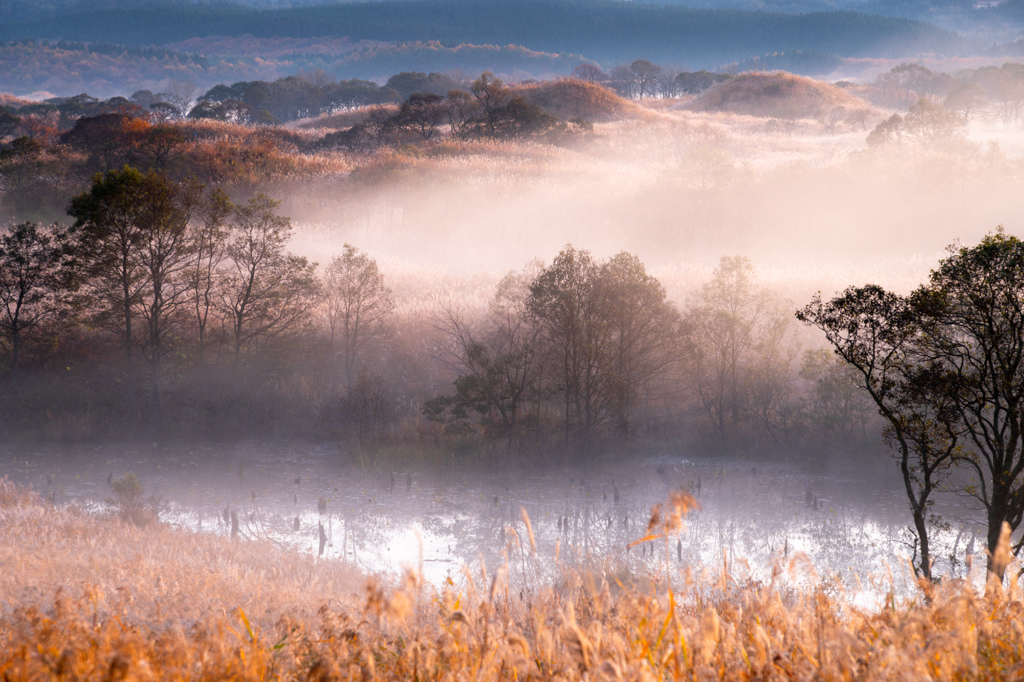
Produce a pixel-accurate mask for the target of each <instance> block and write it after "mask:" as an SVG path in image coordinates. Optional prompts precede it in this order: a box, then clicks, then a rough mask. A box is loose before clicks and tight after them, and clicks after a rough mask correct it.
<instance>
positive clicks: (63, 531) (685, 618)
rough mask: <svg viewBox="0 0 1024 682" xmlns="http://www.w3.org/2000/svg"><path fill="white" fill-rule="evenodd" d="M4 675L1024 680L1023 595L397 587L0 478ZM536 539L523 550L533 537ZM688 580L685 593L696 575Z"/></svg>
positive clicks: (637, 584)
mask: <svg viewBox="0 0 1024 682" xmlns="http://www.w3.org/2000/svg"><path fill="white" fill-rule="evenodd" d="M0 531H2V532H0V595H2V601H0V678H2V679H5V680H29V679H32V680H35V679H49V678H57V679H69V680H70V679H97V680H98V679H105V680H115V679H138V680H144V679H245V680H248V679H316V680H328V679H361V680H372V679H409V680H412V679H481V680H492V679H495V680H496V679H508V680H523V679H588V680H598V679H607V680H620V679H622V680H625V679H643V680H647V679H652V680H653V679H730V680H762V679H763V680H769V679H807V680H810V679H821V680H847V679H858V680H874V679H879V680H881V679H915V680H920V679H943V680H945V679H1014V678H1019V677H1020V676H1021V675H1022V674H1024V631H1022V627H1021V625H1020V623H1021V621H1022V617H1024V612H1022V611H1024V602H1022V601H1021V600H1020V597H1019V595H1018V594H1016V593H1015V591H1014V589H1013V588H1011V589H1009V590H1002V589H996V590H991V591H990V592H989V594H988V595H987V596H986V595H980V594H978V593H977V592H976V591H975V590H973V589H972V588H970V587H966V586H964V585H963V584H961V583H957V582H951V583H948V584H945V585H943V586H941V587H936V588H934V589H933V590H932V591H931V594H930V600H926V599H924V598H923V597H919V598H915V599H911V600H909V601H906V602H900V601H896V600H893V599H889V600H888V601H887V602H886V604H885V606H884V607H883V608H881V609H880V610H870V611H866V610H862V609H859V608H856V607H855V606H853V605H852V604H850V603H848V602H847V601H845V600H844V599H843V598H842V597H841V596H836V593H835V591H826V590H825V589H813V588H811V589H808V590H806V591H799V590H794V589H792V588H785V587H783V586H782V585H783V583H781V582H778V583H777V582H775V580H772V581H770V582H769V584H762V583H757V582H742V583H740V582H737V581H735V580H733V579H732V578H730V577H729V576H728V575H721V576H718V577H717V578H714V579H711V581H710V582H705V581H704V580H690V581H682V580H680V581H679V586H678V587H677V589H676V591H674V592H672V591H669V590H667V589H666V588H665V587H664V583H663V582H661V581H660V579H659V576H647V577H646V578H644V579H643V580H640V579H637V580H635V581H631V582H629V583H623V582H619V581H617V580H615V579H613V578H612V577H610V576H611V574H604V575H602V573H601V572H600V571H595V572H584V573H579V572H577V573H569V574H566V575H565V576H564V578H563V579H561V580H559V581H557V583H555V584H548V585H542V584H539V583H537V584H534V583H532V582H531V581H530V580H529V579H526V580H525V581H524V583H523V584H522V585H520V583H518V582H512V583H510V582H509V580H508V579H507V576H506V573H505V569H504V568H499V569H498V570H497V571H496V572H494V573H493V574H491V575H488V574H487V573H486V571H480V572H475V573H473V574H472V575H471V574H470V573H468V572H467V573H466V574H465V575H463V576H462V577H461V579H459V580H456V581H452V582H451V583H449V584H446V585H444V586H442V588H441V589H435V588H434V587H432V586H429V585H426V584H424V583H423V582H422V581H421V580H420V579H419V578H418V577H417V573H416V572H415V571H411V572H410V573H409V574H408V575H407V576H406V578H405V579H404V580H403V581H400V582H398V583H396V584H386V583H382V582H380V581H378V580H374V579H370V580H366V579H364V578H361V577H360V576H358V575H357V574H356V572H355V571H353V570H352V569H351V568H349V567H347V566H345V565H344V564H340V563H337V562H335V561H320V560H317V559H315V558H313V557H310V556H303V555H299V554H296V553H294V552H291V551H288V550H286V549H284V548H280V547H277V546H274V545H272V544H269V543H267V544H264V543H258V542H246V541H232V540H229V539H226V538H222V537H217V536H214V535H207V534H195V533H192V532H188V531H183V530H176V529H172V528H169V527H166V526H160V525H156V526H152V525H151V526H149V527H147V528H144V529H139V528H137V527H135V526H133V525H128V524H125V523H123V522H121V521H120V520H118V519H117V518H114V517H110V518H103V517H96V516H91V515H89V514H86V513H83V512H81V511H76V510H75V509H72V508H60V509H58V508H53V507H51V506H49V505H47V504H46V503H44V502H43V501H42V500H41V499H40V498H39V496H38V495H36V494H34V493H31V492H28V491H25V490H24V489H21V488H18V487H16V486H14V485H13V484H10V483H7V482H5V481H0ZM526 542H527V541H526V539H524V544H525V543H526ZM684 585H685V586H684Z"/></svg>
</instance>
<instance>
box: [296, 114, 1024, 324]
mask: <svg viewBox="0 0 1024 682" xmlns="http://www.w3.org/2000/svg"><path fill="white" fill-rule="evenodd" d="M866 135H867V131H866V130H864V129H860V128H854V129H851V128H850V127H848V126H847V127H846V128H845V129H842V128H840V129H838V130H837V131H836V132H834V133H828V132H826V131H825V130H824V127H823V125H822V124H821V123H820V122H817V121H812V120H802V121H779V120H775V119H757V118H752V117H745V116H736V115H726V114H720V115H713V114H692V113H689V112H678V111H665V112H656V113H652V114H651V116H650V117H649V119H648V120H644V121H636V122H629V123H615V124H603V125H602V124H599V125H598V126H597V127H596V129H595V132H594V135H593V137H592V138H591V139H590V140H588V141H586V142H580V143H575V144H574V145H573V146H568V147H564V148H555V147H550V146H541V145H531V144H524V145H522V146H514V147H507V146H505V147H497V146H495V147H494V148H492V149H488V148H486V147H483V148H481V147H476V148H472V150H470V149H467V148H466V147H465V146H461V145H451V146H450V148H448V147H445V146H443V145H442V146H441V147H439V148H437V149H435V150H434V151H433V152H431V153H429V154H427V155H423V154H422V153H420V152H416V151H413V150H406V151H403V150H399V151H397V152H394V153H393V154H392V156H390V157H388V158H383V159H381V160H379V161H378V162H377V163H376V164H372V165H371V167H370V168H369V169H365V168H364V169H362V170H360V171H357V173H359V174H361V175H360V180H359V182H357V183H353V184H351V185H346V186H345V187H344V188H338V187H336V186H330V185H325V186H323V187H321V188H319V189H309V188H308V187H283V188H281V190H280V191H282V192H285V193H286V195H285V203H284V206H283V210H284V211H285V212H286V213H287V214H289V215H291V216H292V217H293V220H294V221H295V224H296V227H297V230H296V235H295V239H294V241H293V243H292V247H293V248H294V249H295V250H296V251H298V252H300V253H302V254H304V255H308V256H310V257H312V258H313V259H315V260H317V261H319V262H321V263H325V262H326V261H327V260H329V259H330V257H331V256H333V255H335V254H337V253H338V252H339V251H340V249H341V246H342V244H343V243H345V242H349V243H352V244H355V245H356V246H358V247H359V248H362V249H364V250H366V251H368V252H369V253H371V254H372V255H373V256H374V257H376V258H377V259H378V261H379V262H380V263H381V265H382V269H383V270H384V272H385V274H386V275H387V276H388V277H390V278H391V279H392V282H393V283H394V285H395V286H396V290H397V291H398V292H399V293H400V294H403V292H404V295H402V296H400V299H401V300H402V303H403V304H404V305H406V306H413V307H418V306H420V305H426V304H427V303H428V301H429V300H430V299H431V298H436V297H437V296H438V295H444V293H445V292H449V293H450V294H453V295H464V296H465V295H468V296H470V297H472V296H473V295H477V296H480V295H484V296H486V295H489V293H486V292H484V291H483V290H484V289H487V288H488V285H490V284H492V283H493V282H495V281H496V280H497V278H499V277H500V276H501V275H502V274H503V273H504V272H505V271H507V270H509V269H518V268H521V267H523V265H524V264H525V263H526V262H528V261H530V260H531V259H534V258H540V259H542V260H544V261H545V262H550V260H551V259H552V258H553V256H554V255H555V254H556V253H557V252H558V251H559V250H560V249H561V248H562V247H563V246H564V245H565V244H567V243H572V244H573V245H574V246H576V247H577V248H584V249H589V250H591V251H593V252H594V254H595V255H596V256H599V257H607V256H610V255H612V254H614V253H617V252H619V251H622V250H625V251H629V252H633V253H636V254H637V255H638V256H639V257H640V258H641V259H642V260H643V261H644V262H645V263H646V264H647V266H648V268H649V269H650V271H652V272H653V273H655V274H656V275H658V276H659V278H661V279H662V281H663V283H664V284H665V286H666V288H667V289H668V290H669V293H670V296H671V297H672V298H674V299H676V300H681V299H683V298H685V295H686V292H687V291H690V290H692V289H693V288H694V287H695V286H699V285H700V283H702V282H703V281H706V279H707V277H708V275H709V273H710V271H711V269H712V268H713V267H714V265H715V263H716V262H717V261H718V259H719V258H720V257H721V256H723V255H736V254H739V255H745V256H748V257H750V258H751V260H752V261H753V262H754V264H755V265H756V266H757V268H758V270H759V273H760V275H761V278H762V279H763V280H764V281H765V282H766V283H768V284H770V285H772V286H773V288H775V289H776V290H777V291H778V292H779V293H781V294H784V295H786V296H789V297H790V298H792V299H793V300H801V299H804V298H806V297H807V296H809V295H810V294H811V293H813V292H814V291H817V290H822V291H823V292H825V293H831V292H832V291H835V290H838V289H841V288H843V287H845V286H847V285H848V284H853V283H858V284H859V283H864V282H875V283H879V284H883V285H887V286H890V287H893V288H895V289H898V290H908V289H909V288H911V287H912V286H914V285H915V284H916V283H919V282H921V281H922V279H923V278H924V277H925V276H926V275H927V272H928V270H929V269H930V268H931V267H933V266H934V265H935V263H936V262H937V260H938V259H939V258H940V257H941V256H942V255H943V253H944V250H945V249H946V247H947V246H948V245H950V244H951V243H954V242H957V241H961V242H963V243H971V242H974V241H976V240H978V239H979V238H980V237H982V236H983V235H984V234H986V233H988V232H991V231H992V230H994V229H995V228H996V227H997V226H998V225H1002V226H1004V227H1005V229H1006V230H1007V231H1009V232H1010V233H1020V230H1021V228H1022V227H1024V225H1022V222H1021V220H1022V210H1021V209H1022V208H1024V193H1022V192H1021V182H1022V178H1024V172H1022V168H1024V165H1022V164H1024V135H1021V132H1020V130H1019V129H1016V128H1008V127H1005V126H1002V125H1001V124H998V123H996V122H993V121H976V122H974V123H972V125H971V127H970V132H969V136H968V138H967V139H954V140H948V141H942V142H934V143H930V144H929V143H922V142H912V143H906V144H902V145H896V146H888V147H883V148H868V147H867V145H866V144H865V137H866ZM353 187H361V188H362V189H353Z"/></svg>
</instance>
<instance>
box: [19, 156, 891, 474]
mask: <svg viewBox="0 0 1024 682" xmlns="http://www.w3.org/2000/svg"><path fill="white" fill-rule="evenodd" d="M68 215H69V217H70V218H71V220H72V221H73V222H72V223H71V224H70V225H69V226H66V227H65V226H61V225H59V224H58V225H53V226H45V225H41V224H36V223H20V224H15V225H8V226H6V227H4V228H3V231H2V233H0V333H2V337H0V354H2V358H3V363H4V365H3V367H4V382H3V393H4V395H3V398H4V399H3V403H2V404H3V406H4V407H3V409H2V410H0V419H2V423H0V429H2V430H3V433H4V434H5V437H23V438H27V437H37V438H58V439H93V438H104V437H146V438H166V437H171V438H189V437H195V438H198V437H211V436H215V437H242V436H255V435H262V436H266V435H282V434H283V435H289V436H304V437H330V438H338V439H341V440H342V441H343V442H345V443H346V444H347V445H348V446H349V447H351V449H352V451H353V452H358V453H359V454H360V455H361V456H364V457H374V456H377V454H378V453H380V451H381V449H382V448H386V447H394V446H396V445H400V444H411V445H413V446H415V447H417V448H427V450H428V451H433V452H442V453H447V454H448V455H451V454H452V453H461V454H462V455H464V456H474V455H480V454H484V455H487V456H488V457H489V458H490V459H491V460H494V458H497V459H499V460H501V461H506V462H509V463H512V462H517V461H530V460H534V459H536V458H542V457H543V458H547V457H550V456H552V455H558V456H563V457H566V458H585V457H589V456H593V455H595V454H598V453H600V452H602V451H603V450H605V449H607V448H611V447H616V448H618V447H629V446H631V445H651V444H652V443H671V444H673V445H672V447H676V448H678V447H683V446H685V445H689V446H692V447H700V448H702V449H704V450H705V451H706V450H714V449H716V448H719V449H721V450H722V451H723V452H725V451H727V452H730V453H737V452H746V453H766V452H773V451H775V452H785V453H787V454H788V455H795V454H796V455H799V454H806V455H808V456H813V457H818V458H820V457H821V456H822V454H823V453H828V452H840V451H846V450H849V449H855V448H857V447H859V446H863V445H864V444H865V443H867V442H871V439H872V438H873V429H872V428H871V427H870V421H871V415H872V410H870V409H869V406H868V403H867V402H866V401H865V397H864V396H863V395H861V394H859V393H858V392H857V391H856V390H854V386H853V383H852V382H851V380H850V377H849V375H848V370H847V369H846V368H845V367H844V366H842V365H840V364H837V362H836V361H835V360H834V359H832V358H831V357H830V356H829V355H828V354H827V353H823V352H821V351H808V352H805V353H803V355H801V354H800V348H799V345H798V343H797V342H796V340H795V338H794V336H793V328H792V327H793V316H792V304H790V303H788V302H786V301H784V300H781V299H779V298H778V297H777V296H774V295H773V294H772V293H771V292H770V291H768V290H766V289H764V288H763V287H761V286H759V285H758V284H757V283H756V281H755V279H754V276H753V275H754V273H753V268H752V265H751V264H750V262H749V261H747V260H746V259H743V258H739V257H737V258H725V259H723V260H722V262H721V263H720V265H719V267H718V268H717V269H716V270H715V272H714V273H713V276H712V278H711V280H710V281H709V282H708V283H707V284H706V285H705V286H704V287H703V288H702V289H701V290H700V292H699V294H698V295H697V296H695V297H694V298H693V299H692V300H690V301H687V302H686V304H685V305H684V306H683V307H678V306H676V305H675V304H673V303H671V302H670V301H669V300H668V299H667V297H666V293H665V290H664V288H663V287H662V285H661V284H660V283H659V282H658V280H657V279H656V278H654V277H652V276H651V275H650V274H648V273H647V272H646V269H645V267H644V265H643V263H642V262H640V261H639V259H637V258H636V257H635V256H633V255H631V254H628V253H620V254H618V255H616V256H614V257H612V258H610V259H608V260H606V261H598V260H596V259H595V258H593V257H592V256H591V255H590V254H589V253H588V252H586V251H579V250H576V249H574V248H573V247H571V246H567V247H566V248H565V249H564V250H563V251H562V252H561V253H560V254H558V256H557V257H556V258H555V259H554V261H553V262H552V263H551V264H550V265H548V266H547V267H543V266H541V265H539V264H531V265H529V266H527V268H525V269H524V270H523V271H520V272H513V273H509V275H508V276H506V277H505V278H504V279H503V280H502V281H501V282H500V283H499V284H498V286H497V288H496V292H495V294H494V297H493V299H492V300H491V302H490V304H489V305H488V306H487V308H486V309H485V310H465V309H463V308H462V305H461V303H460V301H457V300H454V301H448V302H442V303H440V304H439V305H438V307H437V308H436V309H435V310H433V311H425V312H420V313H412V312H410V311H402V310H400V309H398V308H397V302H396V301H395V300H394V296H393V295H392V293H391V289H390V287H389V284H388V282H387V281H386V279H385V275H384V273H382V272H381V271H380V270H379V268H378V266H377V263H376V262H375V260H374V259H373V258H371V257H370V256H368V255H367V254H365V253H363V252H360V251H359V250H358V249H356V248H355V247H352V246H347V245H346V247H345V249H344V251H343V253H342V254H341V255H339V256H337V257H335V258H333V259H332V260H331V261H330V262H329V263H327V264H326V266H325V267H319V266H318V265H317V264H315V263H311V262H309V261H307V260H306V259H305V258H301V257H298V256H295V255H294V254H292V253H290V252H289V251H288V242H289V238H290V234H291V226H290V223H289V220H288V219H287V218H285V217H283V216H281V215H279V214H278V213H277V210H276V204H275V202H274V201H272V200H271V199H269V198H267V197H265V196H263V195H259V194H257V195H255V196H253V197H251V198H250V199H248V200H247V201H240V202H232V201H231V200H229V199H228V197H227V195H226V194H224V193H223V192H222V191H220V190H219V189H217V188H212V187H208V186H204V185H201V184H199V183H197V182H195V181H182V182H176V181H173V180H170V179H168V178H167V177H166V176H164V175H162V174H160V173H157V172H155V171H151V172H149V173H145V174H143V173H140V172H139V171H136V170H134V169H132V168H130V167H126V168H124V169H122V170H115V171H110V172H107V173H105V174H101V175H97V176H96V178H95V179H94V180H93V183H92V185H91V187H90V188H89V189H88V190H86V191H84V192H82V193H80V194H78V195H77V196H75V197H74V198H73V199H72V201H71V202H70V205H69V207H68ZM446 386H447V388H446Z"/></svg>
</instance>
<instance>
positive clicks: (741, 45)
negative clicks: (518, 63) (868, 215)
mask: <svg viewBox="0 0 1024 682" xmlns="http://www.w3.org/2000/svg"><path fill="white" fill-rule="evenodd" d="M570 26H571V27H572V30H571V31H568V30H566V28H565V27H570ZM242 35H252V36H255V37H257V38H266V37H292V38H307V37H313V36H324V37H326V36H336V37H340V36H347V37H350V38H352V39H355V40H378V41H389V42H402V41H428V40H438V41H442V43H443V44H446V45H457V44H460V43H472V44H476V45H488V44H495V45H510V44H515V45H522V46H524V47H527V48H529V49H531V50H542V51H547V52H557V53H565V52H572V53H578V54H582V55H584V56H586V57H589V58H592V59H596V60H598V61H609V62H610V61H622V60H631V59H635V58H637V57H641V56H642V57H645V58H648V59H656V60H660V61H674V62H683V63H685V64H686V65H687V66H689V67H691V68H693V67H698V66H699V67H717V66H719V65H720V64H722V63H724V62H728V61H732V60H738V59H745V58H749V57H754V56H757V55H762V54H766V53H770V52H773V51H778V50H796V49H801V50H815V51H819V52H824V53H829V54H832V53H834V54H839V55H842V56H864V57H866V56H871V57H891V56H904V55H908V54H917V53H921V52H929V53H941V54H951V53H965V52H968V51H970V50H971V49H972V48H973V47H974V46H972V45H971V44H970V43H969V42H968V41H966V40H964V39H963V38H961V37H958V36H957V35H955V34H953V33H951V32H949V31H945V30H941V29H938V28H935V27H934V26H931V25H928V24H926V23H922V22H919V21H915V20H910V19H902V18H891V17H880V16H867V15H864V14H859V13H854V12H820V13H811V14H784V13H764V12H753V11H737V10H703V9H688V8H684V7H659V6H655V5H640V4H627V3H617V2H607V1H602V0H599V1H597V2H581V1H579V0H520V1H518V2H514V3H507V2H492V1H489V0H486V1H482V2H472V3H470V2H453V1H452V0H417V1H412V0H399V1H395V2H360V3H349V4H340V5H322V6H311V7H299V8H289V9H279V10H259V9H252V8H247V7H240V6H228V5H202V6H173V5H169V6H158V7H136V8H129V9H105V10H103V9H101V10H94V11H88V12H81V13H72V14H65V15H61V16H57V17H54V18H47V19H40V20H36V21H28V22H20V23H18V22H12V23H7V24H6V25H3V26H0V39H4V40H15V39H22V38H47V39H66V40H79V41H102V42H113V43H121V44H126V45H138V44H166V43H170V42H175V41H182V40H186V39H188V38H194V37H201V36H242Z"/></svg>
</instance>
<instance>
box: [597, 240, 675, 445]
mask: <svg viewBox="0 0 1024 682" xmlns="http://www.w3.org/2000/svg"><path fill="white" fill-rule="evenodd" d="M598 282H599V292H598V294H599V296H600V299H601V303H600V305H601V316H602V319H603V320H604V323H605V326H606V334H607V341H606V342H607V345H608V349H607V351H606V353H605V355H604V362H605V365H606V371H607V375H608V378H607V382H606V383H607V387H608V390H609V392H610V394H611V396H610V397H611V406H610V407H611V410H612V412H613V414H614V418H615V424H616V427H617V428H618V429H619V430H620V431H621V432H622V433H629V432H630V431H631V429H632V428H633V426H634V424H633V422H634V420H635V411H636V408H637V406H638V405H639V403H640V402H641V400H642V399H643V398H644V397H649V393H648V392H649V389H650V384H651V382H652V381H653V380H654V379H655V378H656V377H657V376H659V375H661V374H664V373H665V372H666V371H668V370H669V369H670V368H671V367H672V366H673V365H674V363H675V361H676V359H677V357H678V356H677V354H676V353H675V352H674V351H675V343H676V340H677V338H678V336H679V333H680V329H679V324H680V319H679V315H678V313H677V311H676V309H675V308H674V307H673V306H672V305H671V304H669V303H668V301H667V299H666V295H665V288H664V287H663V286H661V283H660V282H659V281H658V280H657V279H656V278H654V277H652V276H651V275H649V274H647V270H646V269H645V268H644V264H643V263H642V262H641V261H640V259H639V258H637V257H636V256H635V255H633V254H630V253H626V252H621V253H619V254H617V255H616V256H614V257H612V258H611V259H610V260H608V261H606V262H605V263H602V264H601V266H600V270H599V272H598Z"/></svg>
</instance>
